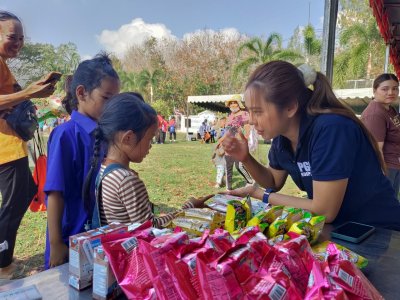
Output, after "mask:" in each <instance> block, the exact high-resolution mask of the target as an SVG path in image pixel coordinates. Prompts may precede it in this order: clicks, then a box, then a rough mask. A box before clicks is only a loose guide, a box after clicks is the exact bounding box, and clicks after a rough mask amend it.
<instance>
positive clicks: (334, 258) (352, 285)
mask: <svg viewBox="0 0 400 300" xmlns="http://www.w3.org/2000/svg"><path fill="white" fill-rule="evenodd" d="M327 252H328V253H329V256H328V264H329V275H330V276H331V277H332V279H333V281H334V282H335V283H336V284H337V285H339V286H340V287H341V288H342V289H343V290H345V292H346V294H347V296H348V298H349V299H363V300H365V299H374V300H375V299H383V296H382V295H381V294H380V293H379V292H378V290H377V289H376V288H375V287H374V286H373V285H372V283H371V282H370V281H369V280H368V279H367V277H365V275H364V274H363V273H362V272H361V271H360V270H359V269H358V268H357V267H356V265H355V264H353V263H352V262H350V261H349V260H347V257H346V256H343V255H344V254H343V253H342V252H341V251H340V250H339V249H338V248H337V247H336V246H335V244H333V243H332V244H329V245H328V248H327Z"/></svg>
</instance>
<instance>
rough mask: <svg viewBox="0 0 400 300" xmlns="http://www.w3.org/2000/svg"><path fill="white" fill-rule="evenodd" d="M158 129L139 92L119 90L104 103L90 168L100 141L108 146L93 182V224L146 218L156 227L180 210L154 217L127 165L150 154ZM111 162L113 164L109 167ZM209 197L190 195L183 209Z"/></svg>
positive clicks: (144, 192)
mask: <svg viewBox="0 0 400 300" xmlns="http://www.w3.org/2000/svg"><path fill="white" fill-rule="evenodd" d="M157 130H158V121H157V114H156V112H155V110H154V109H153V108H152V107H151V106H150V105H148V104H147V103H145V102H144V100H143V98H142V96H141V95H140V94H136V93H122V94H119V95H117V96H114V97H113V98H112V99H111V100H110V101H109V102H107V104H106V105H105V107H104V111H103V113H102V115H101V117H100V120H99V122H98V127H97V129H96V131H95V146H94V157H93V163H92V165H93V169H94V166H96V165H97V160H98V158H99V153H100V147H101V144H102V143H105V144H106V145H107V147H108V149H107V158H106V159H105V160H104V161H103V163H102V165H101V169H100V173H99V174H98V178H97V183H96V194H97V197H96V198H97V201H98V203H97V204H98V214H99V217H100V218H99V219H100V224H96V225H95V223H96V222H95V220H94V219H93V224H92V227H97V226H99V225H101V226H102V225H106V224H109V223H111V222H120V223H124V224H130V223H135V222H138V223H142V222H145V221H147V220H152V222H153V226H155V227H162V226H163V225H165V224H166V223H168V222H169V221H170V220H172V219H173V218H174V217H175V216H176V215H177V214H178V213H179V212H180V211H177V212H173V213H169V214H167V215H164V216H162V217H155V216H154V213H153V204H152V203H151V202H150V200H149V195H148V193H147V190H146V186H145V184H144V182H143V181H142V180H141V179H140V178H139V175H138V173H137V172H135V171H134V170H132V169H131V168H129V163H130V162H134V163H140V162H142V161H143V159H144V158H145V157H146V155H147V154H148V153H149V150H150V148H151V141H152V139H153V137H154V136H155V134H156V132H157ZM110 165H113V166H112V167H108V166H110ZM107 168H108V170H107ZM105 170H107V171H106V172H105ZM92 176H93V172H91V171H89V174H88V176H87V178H86V182H85V187H84V194H85V195H86V194H89V192H90V188H89V187H90V182H91V180H92ZM210 197H211V196H207V197H204V198H200V199H195V198H191V199H190V200H189V201H187V202H186V203H185V204H183V206H182V209H185V208H191V207H203V206H204V202H205V201H206V200H207V199H209V198H210ZM85 199H87V197H85ZM94 215H96V212H95V213H94ZM93 225H94V226H93Z"/></svg>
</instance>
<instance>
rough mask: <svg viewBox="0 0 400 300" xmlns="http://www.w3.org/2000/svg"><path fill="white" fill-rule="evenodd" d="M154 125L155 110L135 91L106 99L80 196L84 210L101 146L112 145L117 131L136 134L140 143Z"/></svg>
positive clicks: (87, 202)
mask: <svg viewBox="0 0 400 300" xmlns="http://www.w3.org/2000/svg"><path fill="white" fill-rule="evenodd" d="M154 124H157V113H156V111H155V110H154V109H153V108H152V107H151V106H150V105H149V104H147V103H146V102H144V101H143V97H142V95H140V94H138V93H121V94H118V95H116V96H113V97H112V98H111V99H110V100H109V101H107V103H106V104H105V105H104V110H103V113H102V114H101V116H100V119H99V121H98V125H97V128H96V130H95V142H94V150H93V159H92V162H91V166H90V170H89V172H88V175H87V176H86V179H85V182H84V185H83V199H84V202H85V208H86V209H87V210H89V209H90V184H91V182H92V177H93V175H94V172H95V170H96V169H97V166H98V163H99V157H100V148H101V146H102V145H105V146H109V145H112V144H113V143H114V139H115V135H116V134H117V133H118V132H120V131H128V130H132V131H133V132H134V133H135V134H136V138H137V142H139V141H140V140H141V139H142V138H143V136H144V135H145V133H146V131H147V129H149V128H150V127H151V126H153V125H154Z"/></svg>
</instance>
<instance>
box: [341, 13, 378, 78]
mask: <svg viewBox="0 0 400 300" xmlns="http://www.w3.org/2000/svg"><path fill="white" fill-rule="evenodd" d="M340 43H341V44H342V45H344V46H345V48H346V50H345V51H344V52H343V54H342V55H343V56H345V57H346V58H343V60H344V61H346V62H347V64H346V65H347V66H348V67H347V70H346V73H347V74H349V75H350V74H351V75H350V76H353V77H354V76H366V78H367V79H369V78H371V69H372V61H373V57H372V54H373V53H374V55H376V54H378V53H382V62H383V51H381V50H382V49H383V48H382V47H383V45H384V43H383V40H382V37H381V36H380V34H379V30H378V27H377V25H376V21H375V19H374V18H373V17H371V18H370V19H369V20H368V22H367V26H365V25H364V24H360V23H356V24H354V25H352V26H350V27H348V28H346V29H344V30H343V31H342V33H341V35H340Z"/></svg>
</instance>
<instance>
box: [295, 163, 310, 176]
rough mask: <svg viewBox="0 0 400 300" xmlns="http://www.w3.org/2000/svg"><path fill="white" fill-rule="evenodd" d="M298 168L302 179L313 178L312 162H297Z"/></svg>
mask: <svg viewBox="0 0 400 300" xmlns="http://www.w3.org/2000/svg"><path fill="white" fill-rule="evenodd" d="M297 166H298V167H299V170H300V174H301V177H307V176H311V166H310V162H308V161H304V162H297Z"/></svg>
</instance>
